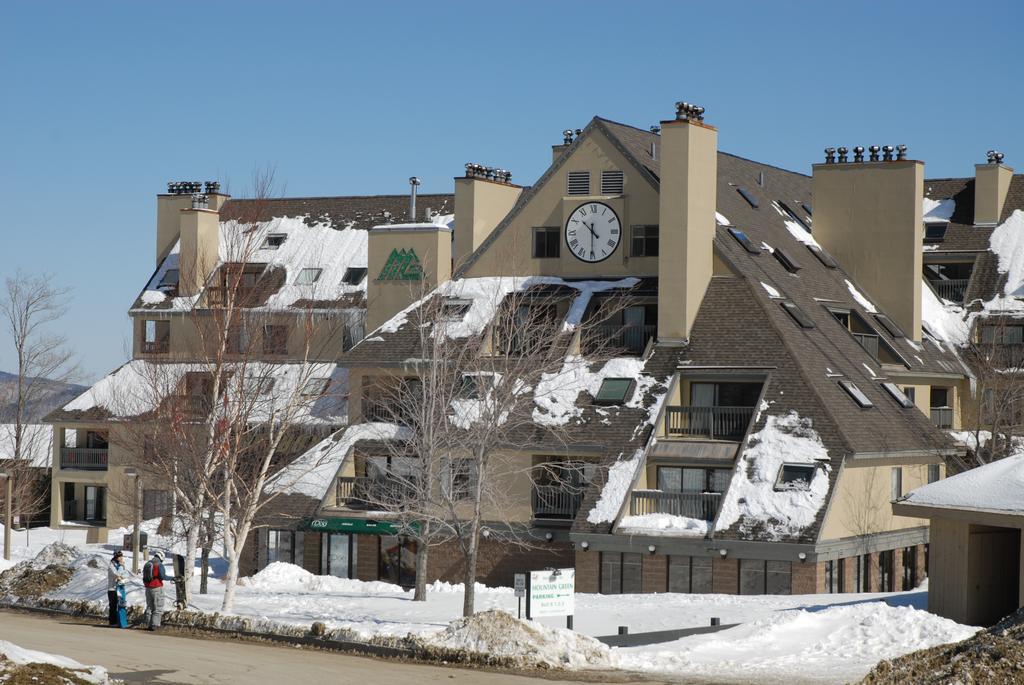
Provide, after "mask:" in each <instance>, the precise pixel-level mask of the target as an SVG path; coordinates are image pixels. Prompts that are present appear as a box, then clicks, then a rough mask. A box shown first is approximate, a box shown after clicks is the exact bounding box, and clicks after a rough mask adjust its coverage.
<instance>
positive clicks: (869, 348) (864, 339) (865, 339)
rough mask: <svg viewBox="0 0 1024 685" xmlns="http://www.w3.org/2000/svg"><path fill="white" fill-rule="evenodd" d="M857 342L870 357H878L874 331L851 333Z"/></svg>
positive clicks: (876, 337) (876, 339)
mask: <svg viewBox="0 0 1024 685" xmlns="http://www.w3.org/2000/svg"><path fill="white" fill-rule="evenodd" d="M851 335H852V336H853V339H854V340H856V341H857V344H858V345H860V346H861V347H863V348H864V351H865V352H867V353H868V354H870V355H871V358H872V359H878V336H877V335H875V334H874V333H851Z"/></svg>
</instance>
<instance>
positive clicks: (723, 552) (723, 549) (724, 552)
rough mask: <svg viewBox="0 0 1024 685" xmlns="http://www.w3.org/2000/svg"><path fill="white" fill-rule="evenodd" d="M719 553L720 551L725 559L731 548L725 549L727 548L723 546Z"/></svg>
mask: <svg viewBox="0 0 1024 685" xmlns="http://www.w3.org/2000/svg"><path fill="white" fill-rule="evenodd" d="M718 553H719V554H720V555H722V558H723V559H725V557H726V556H728V554H729V550H727V549H725V548H722V549H720V550H718Z"/></svg>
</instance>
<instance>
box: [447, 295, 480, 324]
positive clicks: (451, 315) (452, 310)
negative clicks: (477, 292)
mask: <svg viewBox="0 0 1024 685" xmlns="http://www.w3.org/2000/svg"><path fill="white" fill-rule="evenodd" d="M472 304H473V303H472V302H470V301H469V300H456V299H447V300H445V301H444V302H442V303H441V318H442V319H444V320H445V321H462V319H464V318H465V316H466V313H467V312H469V308H470V307H471V306H472Z"/></svg>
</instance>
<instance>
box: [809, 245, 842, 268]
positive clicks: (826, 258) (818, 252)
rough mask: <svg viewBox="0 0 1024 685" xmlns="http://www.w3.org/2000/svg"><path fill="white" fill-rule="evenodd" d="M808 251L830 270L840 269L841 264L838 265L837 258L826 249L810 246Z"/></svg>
mask: <svg viewBox="0 0 1024 685" xmlns="http://www.w3.org/2000/svg"><path fill="white" fill-rule="evenodd" d="M807 249H808V250H810V251H811V254H813V255H814V256H815V257H817V258H818V261H819V262H821V263H822V264H824V265H825V266H827V267H828V268H830V269H835V268H838V267H839V264H837V263H836V260H835V258H834V257H833V256H832V255H830V254H829V253H828V252H826V251H825V249H824V248H822V247H820V246H818V245H808V246H807Z"/></svg>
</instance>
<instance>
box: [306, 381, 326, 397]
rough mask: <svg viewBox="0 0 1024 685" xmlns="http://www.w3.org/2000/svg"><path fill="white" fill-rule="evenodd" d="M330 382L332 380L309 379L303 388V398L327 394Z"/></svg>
mask: <svg viewBox="0 0 1024 685" xmlns="http://www.w3.org/2000/svg"><path fill="white" fill-rule="evenodd" d="M330 382H331V379H330V378H309V379H307V380H306V382H305V383H304V384H303V386H302V396H303V397H320V395H323V394H324V393H325V392H327V386H328V385H329V384H330Z"/></svg>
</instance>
